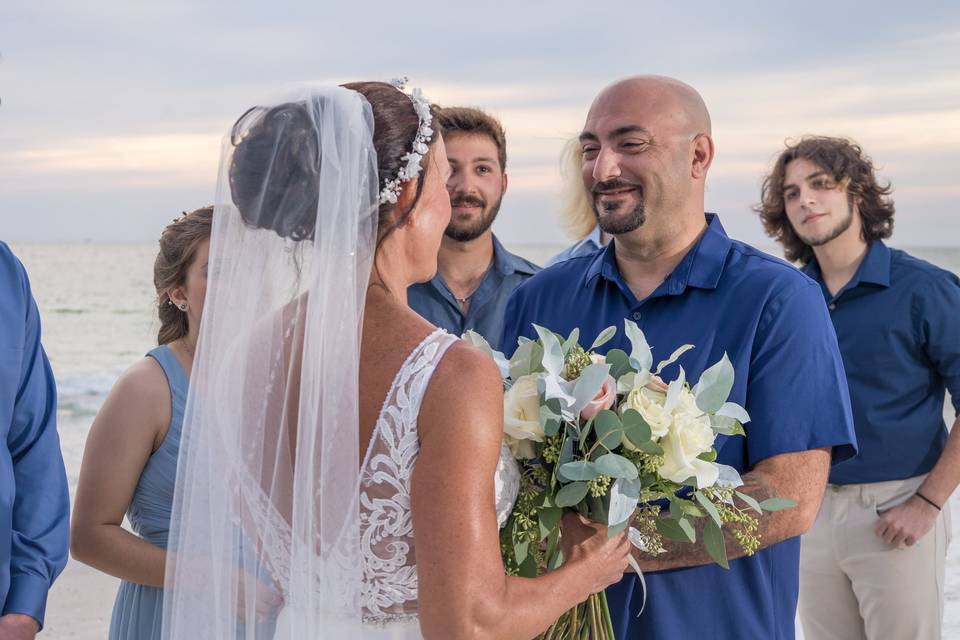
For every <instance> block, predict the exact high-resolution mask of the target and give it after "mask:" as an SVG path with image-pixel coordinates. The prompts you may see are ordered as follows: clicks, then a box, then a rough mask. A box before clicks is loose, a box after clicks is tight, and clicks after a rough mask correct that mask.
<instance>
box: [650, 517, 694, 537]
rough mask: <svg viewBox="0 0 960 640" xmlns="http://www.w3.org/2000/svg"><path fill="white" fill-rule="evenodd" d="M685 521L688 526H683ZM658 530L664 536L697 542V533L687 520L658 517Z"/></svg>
mask: <svg viewBox="0 0 960 640" xmlns="http://www.w3.org/2000/svg"><path fill="white" fill-rule="evenodd" d="M681 523H685V524H686V527H684V526H683V524H681ZM657 531H659V532H660V535H662V536H663V537H664V538H669V539H670V540H675V541H677V542H696V539H697V535H696V532H694V530H693V527H691V526H690V523H689V522H687V521H686V520H674V519H673V518H657Z"/></svg>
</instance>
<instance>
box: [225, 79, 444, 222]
mask: <svg viewBox="0 0 960 640" xmlns="http://www.w3.org/2000/svg"><path fill="white" fill-rule="evenodd" d="M343 86H344V88H346V89H350V90H352V91H356V92H357V93H360V94H361V95H363V96H364V98H366V100H367V102H369V103H370V107H371V109H372V111H373V125H374V129H373V146H374V149H375V150H376V152H377V172H378V174H379V185H378V187H377V193H379V192H380V189H382V187H383V183H384V182H385V180H390V179H393V178H394V177H396V175H397V174H398V173H399V171H400V168H401V167H402V166H403V164H404V163H403V161H402V160H401V159H400V158H401V157H402V156H403V155H405V154H407V153H409V152H410V151H411V150H412V147H413V140H414V138H415V137H416V135H417V130H418V129H419V126H420V120H419V118H418V117H417V113H416V111H415V110H414V108H413V103H412V102H411V101H410V98H409V97H407V95H406V94H404V93H403V92H401V91H398V90H397V89H396V88H395V87H394V86H393V85H390V84H387V83H386V82H352V83H349V84H345V85H343ZM310 109H311V106H310V105H309V104H308V103H306V102H288V103H284V104H281V105H277V106H275V107H270V108H266V109H265V108H262V107H254V108H252V109H250V110H249V111H247V112H246V113H244V114H243V115H242V116H240V118H239V119H238V120H237V122H236V123H235V124H234V126H233V132H232V133H231V141H232V143H233V145H234V147H235V149H234V152H233V161H232V163H231V165H230V174H229V177H230V191H231V194H232V196H233V201H234V203H235V204H236V205H237V208H238V209H239V211H240V215H241V216H243V219H244V221H245V222H246V223H247V224H248V225H250V226H252V227H257V228H264V229H271V230H273V231H275V232H276V233H277V234H278V235H280V236H281V237H283V238H290V239H292V240H305V239H313V234H314V228H315V226H316V217H317V205H318V199H317V198H318V190H319V186H318V180H319V175H320V165H321V163H322V162H323V159H322V158H321V157H320V149H319V142H318V139H317V138H318V134H317V129H316V124H315V117H314V114H313V113H311V111H310ZM253 118H256V121H255V122H254V124H252V125H250V126H249V128H247V125H248V123H249V121H250V120H251V119H253ZM432 128H433V129H434V134H433V138H432V140H431V142H433V141H435V140H437V138H438V137H439V136H440V131H439V123H438V120H437V117H436V113H434V119H433V124H432ZM431 146H432V145H431ZM429 162H430V154H429V153H428V154H427V156H426V157H424V158H423V160H422V161H421V163H422V166H423V171H422V172H421V174H420V179H419V180H418V181H417V191H416V195H415V197H414V199H413V201H412V202H411V204H410V206H409V207H407V209H406V210H404V211H400V212H398V211H396V205H395V204H391V203H385V204H382V205H380V211H379V225H380V231H381V236H382V235H383V233H384V232H385V231H386V232H389V231H390V230H392V229H393V228H395V227H398V226H400V225H402V224H403V223H404V221H405V220H406V218H407V216H409V214H410V212H411V211H412V210H413V209H414V208H415V207H416V205H417V202H419V200H420V195H421V193H422V192H423V183H424V180H423V178H424V176H426V169H427V165H428V163H429Z"/></svg>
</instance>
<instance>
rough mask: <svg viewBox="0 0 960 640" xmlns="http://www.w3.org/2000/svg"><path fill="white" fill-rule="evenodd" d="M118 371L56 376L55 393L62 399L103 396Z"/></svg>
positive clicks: (111, 385) (62, 400)
mask: <svg viewBox="0 0 960 640" xmlns="http://www.w3.org/2000/svg"><path fill="white" fill-rule="evenodd" d="M118 377H120V371H109V372H107V371H103V372H97V373H82V374H75V375H67V376H59V377H57V395H58V396H59V397H60V399H61V404H62V403H63V402H64V401H69V400H71V399H74V398H105V397H106V395H107V393H109V392H110V388H111V387H113V385H114V383H115V382H116V381H117V378H118Z"/></svg>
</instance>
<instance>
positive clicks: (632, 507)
mask: <svg viewBox="0 0 960 640" xmlns="http://www.w3.org/2000/svg"><path fill="white" fill-rule="evenodd" d="M642 486H643V485H641V483H640V480H639V479H634V480H628V479H626V478H619V479H617V480H616V481H615V482H614V483H613V485H612V486H611V487H610V508H609V510H608V512H607V524H608V525H615V524H618V523H620V522H629V520H630V518H631V517H632V516H633V512H634V511H636V509H637V502H638V501H639V499H640V489H641V488H642Z"/></svg>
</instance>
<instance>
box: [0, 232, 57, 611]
mask: <svg viewBox="0 0 960 640" xmlns="http://www.w3.org/2000/svg"><path fill="white" fill-rule="evenodd" d="M56 418H57V392H56V386H55V383H54V380H53V372H52V371H51V370H50V363H49V362H47V356H46V354H45V353H44V352H43V347H41V346H40V315H39V313H38V312H37V305H36V303H35V302H34V301H33V296H32V295H31V293H30V283H29V282H28V280H27V273H26V271H25V270H24V268H23V265H22V264H20V261H19V260H17V259H16V257H14V255H13V254H12V253H11V252H10V249H9V248H8V247H7V245H6V244H4V243H3V242H0V614H2V615H5V614H8V613H22V614H26V615H28V616H32V617H33V618H35V619H36V620H37V621H38V622H40V624H41V625H42V624H43V613H44V609H45V608H46V603H47V591H48V590H49V589H50V585H52V584H53V580H54V578H56V576H57V575H58V574H59V573H60V571H62V570H63V567H64V566H65V565H66V563H67V548H68V545H69V540H70V524H69V521H68V518H69V513H70V498H69V495H68V493H67V475H66V472H65V471H64V468H63V458H62V456H61V455H60V440H59V438H58V437H57V423H56Z"/></svg>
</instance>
